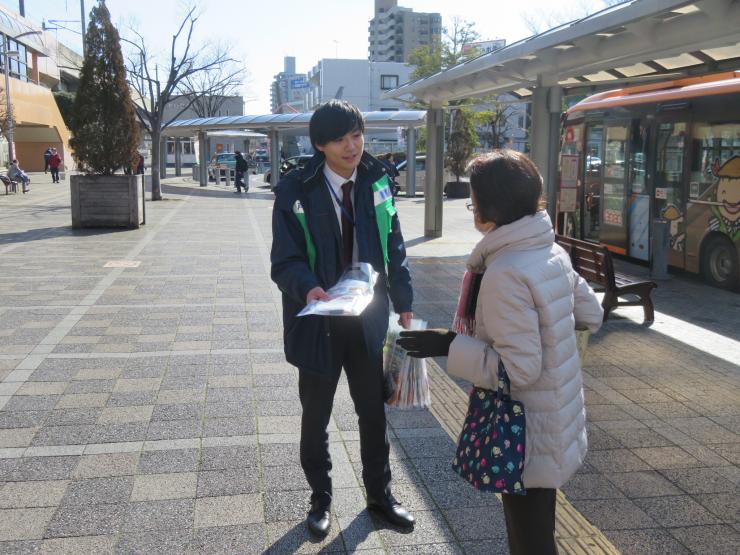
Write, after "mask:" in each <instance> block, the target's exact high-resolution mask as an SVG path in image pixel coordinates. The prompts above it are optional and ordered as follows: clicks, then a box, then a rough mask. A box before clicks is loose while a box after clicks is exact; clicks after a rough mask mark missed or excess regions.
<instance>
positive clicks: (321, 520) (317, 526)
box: [306, 499, 331, 538]
mask: <svg viewBox="0 0 740 555" xmlns="http://www.w3.org/2000/svg"><path fill="white" fill-rule="evenodd" d="M306 525H307V526H308V529H309V531H310V532H311V533H312V534H313V535H315V536H318V537H320V538H324V537H326V535H327V534H328V533H329V528H331V501H327V500H325V499H319V500H316V501H312V502H311V510H310V511H308V516H307V517H306Z"/></svg>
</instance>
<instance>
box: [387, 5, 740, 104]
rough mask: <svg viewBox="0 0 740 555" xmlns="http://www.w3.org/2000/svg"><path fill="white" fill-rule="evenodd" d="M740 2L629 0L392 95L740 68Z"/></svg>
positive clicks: (432, 95) (587, 88)
mask: <svg viewBox="0 0 740 555" xmlns="http://www.w3.org/2000/svg"><path fill="white" fill-rule="evenodd" d="M738 29H740V2H736V1H734V0H694V1H686V0H683V1H682V0H631V1H628V2H623V3H621V4H617V5H615V6H612V7H610V8H607V9H605V10H602V11H600V12H597V13H595V14H593V15H590V16H588V17H585V18H583V19H580V20H577V21H572V22H570V23H567V24H565V25H561V26H559V27H555V28H553V29H550V30H549V31H546V32H544V33H541V34H539V35H535V36H532V37H529V38H527V39H524V40H521V41H519V42H516V43H512V44H510V45H508V46H506V47H504V48H501V49H499V50H495V51H493V52H490V53H488V54H484V55H482V56H479V57H477V58H474V59H472V60H468V61H467V62H465V63H462V64H459V65H457V66H454V67H452V68H449V69H447V70H445V71H441V72H439V73H436V74H435V75H432V76H430V77H426V78H424V79H420V80H417V81H413V82H411V83H407V84H405V85H403V86H401V87H399V88H397V89H394V90H392V91H388V92H386V93H385V94H384V95H383V97H384V98H403V97H407V98H408V97H413V98H416V99H419V100H422V101H424V102H428V103H434V104H441V103H444V102H447V101H450V100H458V99H461V98H468V97H474V96H481V95H485V94H501V93H505V92H510V93H513V94H515V95H517V96H519V97H520V98H526V97H529V96H530V95H531V94H532V88H533V87H535V86H550V85H556V84H559V85H561V86H562V87H564V88H565V89H567V90H573V89H584V91H583V92H595V91H596V90H601V89H604V88H615V87H621V86H623V85H624V84H627V83H639V82H644V81H651V80H658V79H670V78H676V77H680V76H685V75H692V74H701V73H707V72H715V71H721V70H725V69H736V68H738V67H740V32H738Z"/></svg>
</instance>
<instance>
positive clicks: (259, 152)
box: [254, 148, 270, 162]
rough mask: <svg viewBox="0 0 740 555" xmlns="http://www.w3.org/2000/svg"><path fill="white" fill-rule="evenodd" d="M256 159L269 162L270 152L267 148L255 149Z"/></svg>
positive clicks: (256, 160)
mask: <svg viewBox="0 0 740 555" xmlns="http://www.w3.org/2000/svg"><path fill="white" fill-rule="evenodd" d="M254 161H255V162H269V161H270V153H269V152H268V151H267V149H266V148H258V149H255V151H254Z"/></svg>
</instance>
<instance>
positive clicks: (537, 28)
mask: <svg viewBox="0 0 740 555" xmlns="http://www.w3.org/2000/svg"><path fill="white" fill-rule="evenodd" d="M626 1H628V0H572V1H571V2H566V3H561V4H559V5H557V6H556V5H555V4H553V6H556V7H552V8H550V9H546V10H542V9H541V8H538V9H537V10H530V11H528V12H525V13H524V14H522V21H523V22H524V25H525V26H526V27H527V29H528V30H529V31H530V32H531V33H532V34H533V35H537V34H539V33H542V32H543V31H547V30H548V29H552V28H553V27H557V26H558V25H562V24H563V23H568V22H570V21H575V20H577V19H581V18H583V17H586V16H588V15H590V14H592V13H595V12H597V11H599V10H603V9H604V8H608V7H611V6H616V5H617V4H622V3H624V2H626Z"/></svg>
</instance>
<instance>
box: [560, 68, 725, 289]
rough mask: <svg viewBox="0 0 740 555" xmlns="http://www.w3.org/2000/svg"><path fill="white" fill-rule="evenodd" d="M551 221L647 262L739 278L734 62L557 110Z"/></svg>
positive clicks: (719, 279) (718, 278)
mask: <svg viewBox="0 0 740 555" xmlns="http://www.w3.org/2000/svg"><path fill="white" fill-rule="evenodd" d="M562 133H563V134H562V148H561V155H560V178H561V182H560V196H559V201H558V204H559V206H558V212H559V213H560V216H559V222H558V227H559V231H560V232H561V233H565V234H566V235H570V236H575V237H577V238H580V239H584V240H588V241H594V242H598V243H602V244H604V245H605V246H606V247H607V248H608V249H609V250H610V251H612V252H614V253H618V254H622V255H625V256H627V257H630V258H633V259H636V260H643V261H650V257H651V254H652V253H651V233H652V229H653V222H654V220H655V219H658V218H659V219H661V220H666V221H667V222H668V223H667V224H666V225H667V226H668V227H669V235H670V245H669V252H668V264H669V265H670V266H673V267H675V268H681V269H684V270H686V271H689V272H694V273H701V274H702V275H703V276H704V278H705V279H706V280H707V281H708V282H709V283H710V284H712V285H714V286H717V287H722V288H725V289H735V288H737V287H738V285H739V284H740V275H739V272H740V270H739V269H738V259H739V258H740V71H733V72H725V73H719V74H713V75H705V76H701V77H687V78H683V79H677V80H673V81H668V82H660V83H651V84H646V85H640V86H633V87H629V88H624V89H618V90H612V91H608V92H602V93H598V94H594V95H592V96H589V97H588V98H585V99H584V100H582V101H580V102H579V103H577V104H575V105H574V106H572V107H571V108H570V109H569V110H568V111H567V112H566V113H565V114H564V116H563V129H562Z"/></svg>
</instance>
